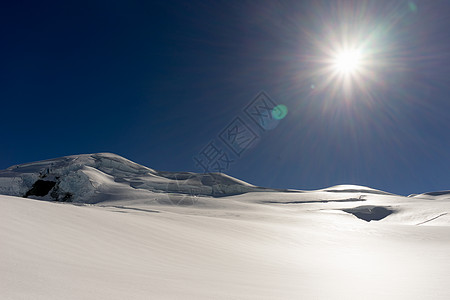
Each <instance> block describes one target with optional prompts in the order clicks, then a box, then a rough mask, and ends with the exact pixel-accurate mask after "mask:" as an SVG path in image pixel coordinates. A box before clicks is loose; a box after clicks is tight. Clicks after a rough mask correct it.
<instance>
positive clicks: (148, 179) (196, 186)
mask: <svg viewBox="0 0 450 300" xmlns="http://www.w3.org/2000/svg"><path fill="white" fill-rule="evenodd" d="M251 191H252V192H258V191H275V190H273V189H266V188H261V187H256V186H253V185H251V184H248V183H246V182H244V181H241V180H238V179H236V178H233V177H230V176H227V175H225V174H222V173H208V174H197V173H190V172H164V171H156V170H153V169H150V168H147V167H144V166H141V165H139V164H136V163H134V162H132V161H130V160H128V159H125V158H123V157H121V156H119V155H115V154H111V153H97V154H84V155H73V156H66V157H61V158H56V159H50V160H45V161H39V162H34V163H27V164H21V165H17V166H12V167H10V168H8V169H6V170H3V171H0V194H3V195H11V196H18V197H22V196H23V197H31V198H37V199H46V200H56V201H64V202H65V201H70V202H81V203H98V202H100V201H103V200H109V201H110V200H114V199H121V198H123V197H126V198H133V199H136V198H149V197H150V198H151V197H155V196H156V195H157V194H161V193H167V194H185V195H196V196H214V197H221V196H229V195H235V194H242V193H246V192H251Z"/></svg>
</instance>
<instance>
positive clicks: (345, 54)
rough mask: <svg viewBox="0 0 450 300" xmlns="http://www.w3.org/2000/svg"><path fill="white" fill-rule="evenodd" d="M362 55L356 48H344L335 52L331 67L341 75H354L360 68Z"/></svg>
mask: <svg viewBox="0 0 450 300" xmlns="http://www.w3.org/2000/svg"><path fill="white" fill-rule="evenodd" d="M361 64H362V57H361V53H360V51H359V50H358V49H345V50H341V51H339V52H338V53H336V55H335V57H334V59H333V68H334V69H335V71H337V72H338V73H340V74H343V75H354V74H355V73H357V72H358V71H360V69H361Z"/></svg>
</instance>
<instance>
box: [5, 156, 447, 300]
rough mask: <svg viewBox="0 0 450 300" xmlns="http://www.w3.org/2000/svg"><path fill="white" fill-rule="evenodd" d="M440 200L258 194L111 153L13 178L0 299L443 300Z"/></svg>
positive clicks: (18, 171)
mask: <svg viewBox="0 0 450 300" xmlns="http://www.w3.org/2000/svg"><path fill="white" fill-rule="evenodd" d="M449 195H450V194H449V193H448V192H445V191H443V192H432V193H425V194H421V195H412V196H411V197H403V196H399V195H393V194H390V193H387V192H384V191H380V190H376V189H372V188H369V187H363V186H357V185H339V186H333V187H329V188H324V189H320V190H315V191H297V190H276V189H267V188H262V187H257V186H254V185H251V184H248V183H246V182H243V181H241V180H238V179H235V178H232V177H230V176H227V175H225V174H218V173H213V174H196V173H187V172H162V171H156V170H153V169H150V168H147V167H144V166H141V165H139V164H136V163H134V162H131V161H129V160H127V159H125V158H123V157H120V156H118V155H115V154H109V153H99V154H86V155H74V156H67V157H62V158H57V159H51V160H46V161H40V162H34V163H27V164H22V165H17V166H12V167H10V168H8V169H6V170H3V171H0V299H361V298H364V299H408V300H409V299H450V287H449V285H448V282H449V281H450V272H449V270H450V256H449V255H448V254H449V253H450V197H449ZM36 199H37V200H36ZM41 200H46V201H41Z"/></svg>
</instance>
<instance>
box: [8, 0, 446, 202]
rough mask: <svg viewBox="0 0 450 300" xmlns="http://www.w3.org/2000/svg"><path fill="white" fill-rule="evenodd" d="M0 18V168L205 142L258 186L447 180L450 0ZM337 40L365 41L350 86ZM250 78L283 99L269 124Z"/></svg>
mask: <svg viewBox="0 0 450 300" xmlns="http://www.w3.org/2000/svg"><path fill="white" fill-rule="evenodd" d="M0 25H1V26H0V28H1V29H0V30H1V35H2V47H1V48H0V57H1V58H0V59H1V64H0V76H1V80H0V101H1V105H2V110H1V111H2V117H1V119H0V125H1V128H2V130H1V132H0V140H1V142H2V147H1V148H0V168H2V169H3V168H6V167H8V166H10V165H13V164H19V163H25V162H30V161H36V160H42V159H48V158H54V157H59V156H64V155H72V154H81V153H94V152H113V153H117V154H119V155H122V156H124V157H126V158H129V159H131V160H133V161H136V162H138V163H141V164H143V165H146V166H148V167H151V168H155V169H159V170H168V171H196V172H201V171H202V169H201V167H200V168H199V166H198V165H196V162H195V160H194V158H195V157H197V158H199V157H201V156H202V154H204V153H205V149H207V148H206V147H207V146H208V145H209V143H210V142H213V144H214V145H215V147H216V149H217V150H218V151H219V152H220V153H221V155H226V156H227V157H228V158H229V160H230V161H232V162H231V163H230V164H229V165H227V166H225V169H224V170H223V171H224V172H225V173H227V174H229V175H232V176H234V177H238V178H240V179H242V180H245V181H247V182H250V183H253V184H256V185H261V186H268V187H279V188H297V189H316V188H323V187H327V186H331V185H335V184H360V185H367V186H371V187H374V188H379V189H382V190H386V191H389V192H393V193H399V194H409V193H419V192H426V191H433V190H444V189H450V180H449V179H450V176H449V174H450V154H449V149H450V138H449V137H450V135H449V131H450V114H449V112H450V101H449V96H450V89H449V83H450V82H449V81H450V39H449V35H448V28H450V2H448V1H414V2H412V1H403V0H402V1H209V2H205V1H95V0H92V1H86V2H85V1H54V2H50V1H40V2H36V1H9V3H7V4H6V3H5V4H2V8H1V9H0ZM346 39H352V40H353V41H356V43H359V42H361V43H362V41H366V42H367V43H366V44H367V49H368V51H369V52H370V64H369V65H367V66H366V68H365V70H364V73H362V74H361V75H360V76H355V78H353V79H352V87H350V88H347V87H345V86H344V83H343V82H340V81H339V80H338V79H333V78H331V76H330V74H327V72H326V69H325V68H324V60H325V57H326V54H325V53H326V52H327V49H328V48H333V46H336V45H337V44H339V43H341V42H342V41H343V40H346ZM321 70H323V72H321ZM262 91H264V92H265V93H266V95H267V96H268V97H269V98H270V99H271V101H272V102H273V104H274V106H275V105H278V104H282V105H284V106H285V107H286V108H287V110H288V113H287V115H286V116H285V117H284V118H283V119H282V120H279V121H275V120H271V121H270V122H272V123H270V124H271V125H270V127H271V128H270V129H269V128H264V127H263V128H261V127H259V126H258V125H257V124H256V122H254V120H252V119H251V117H250V116H251V114H250V116H249V115H248V114H246V112H245V108H246V107H248V106H249V105H250V106H251V108H254V106H252V105H255V103H256V105H258V104H257V103H258V102H257V101H258V98H257V96H258V95H260V93H261V92H262ZM255 101H256V102H255ZM268 117H270V116H268ZM236 118H239V119H238V120H240V122H241V123H239V124H240V125H239V124H238V125H239V126H241V127H240V129H239V128H238V127H236V123H233V121H235V120H236ZM242 124H244V125H242ZM233 126H234V127H233ZM242 126H245V127H242ZM233 128H234V129H237V130H238V131H239V130H242V129H243V128H244V129H245V128H248V129H249V131H248V132H247V137H248V134H249V133H250V134H251V135H252V136H253V137H254V141H252V143H251V144H248V145H247V144H245V142H244V145H243V146H242V145H241V150H242V151H241V152H240V153H239V154H236V153H235V152H233V151H232V148H233V146H232V145H231V147H229V146H230V145H226V144H225V142H224V141H223V139H221V138H220V136H221V133H224V132H225V133H228V137H230V135H229V133H230V132H231V131H232V129H233ZM227 130H228V131H227ZM222 137H223V135H222ZM241 141H246V139H245V137H244V138H243V139H242V140H241ZM235 142H236V141H235ZM210 150H211V149H210ZM209 153H210V154H211V152H209ZM218 157H219V156H216V158H218ZM220 157H223V156H220ZM222 161H223V160H222ZM211 167H212V165H211ZM222 167H224V166H222Z"/></svg>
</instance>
